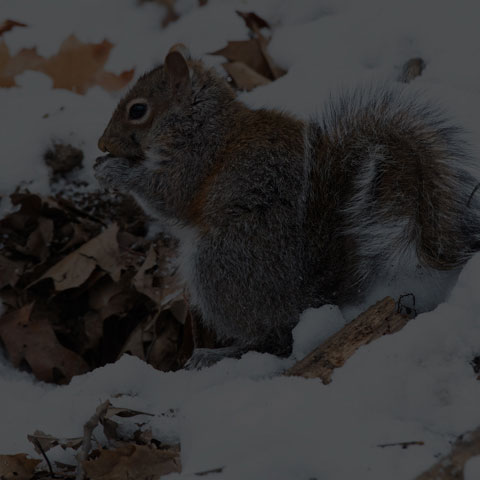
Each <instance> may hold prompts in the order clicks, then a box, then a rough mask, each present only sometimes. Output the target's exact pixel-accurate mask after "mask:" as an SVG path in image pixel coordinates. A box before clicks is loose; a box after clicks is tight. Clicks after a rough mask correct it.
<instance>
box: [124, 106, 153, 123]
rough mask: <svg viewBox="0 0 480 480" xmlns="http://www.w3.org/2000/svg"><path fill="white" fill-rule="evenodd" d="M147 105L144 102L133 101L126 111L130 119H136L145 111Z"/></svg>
mask: <svg viewBox="0 0 480 480" xmlns="http://www.w3.org/2000/svg"><path fill="white" fill-rule="evenodd" d="M147 110H148V107H147V104H146V103H134V104H133V105H132V106H131V107H130V110H129V111H128V118H129V119H130V120H138V119H140V118H142V117H143V116H144V115H145V114H146V113H147Z"/></svg>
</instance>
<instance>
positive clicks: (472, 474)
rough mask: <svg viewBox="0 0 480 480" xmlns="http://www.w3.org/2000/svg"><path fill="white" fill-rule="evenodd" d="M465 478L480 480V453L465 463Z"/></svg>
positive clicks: (467, 479) (466, 479)
mask: <svg viewBox="0 0 480 480" xmlns="http://www.w3.org/2000/svg"><path fill="white" fill-rule="evenodd" d="M464 476H465V480H478V479H479V478H480V455H479V456H476V457H473V458H471V459H470V460H469V461H468V462H467V464H466V465H465V471H464Z"/></svg>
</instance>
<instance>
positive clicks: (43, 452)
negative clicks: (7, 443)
mask: <svg viewBox="0 0 480 480" xmlns="http://www.w3.org/2000/svg"><path fill="white" fill-rule="evenodd" d="M33 443H34V444H35V445H36V446H37V447H38V449H39V450H40V453H41V454H42V455H43V458H44V459H45V461H46V462H47V466H48V470H49V471H50V477H51V478H55V474H54V473H53V469H52V464H51V463H50V460H49V459H48V457H47V454H46V453H45V450H44V449H43V447H42V444H41V443H40V442H39V440H38V438H34V439H33Z"/></svg>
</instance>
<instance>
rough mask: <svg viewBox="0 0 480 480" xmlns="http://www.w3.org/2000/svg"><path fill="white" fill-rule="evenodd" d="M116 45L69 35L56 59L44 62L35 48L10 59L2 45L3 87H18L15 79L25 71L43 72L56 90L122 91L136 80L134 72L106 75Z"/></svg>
mask: <svg viewBox="0 0 480 480" xmlns="http://www.w3.org/2000/svg"><path fill="white" fill-rule="evenodd" d="M112 48H113V44H112V43H110V42H109V41H108V40H104V41H103V42H101V43H82V42H81V41H80V40H78V39H77V37H75V35H70V36H69V37H68V38H66V39H65V40H64V41H63V43H62V44H61V45H60V48H59V51H58V53H57V54H56V55H53V56H52V57H50V58H44V57H42V56H40V55H38V54H37V51H36V49H35V48H33V49H23V50H20V52H19V53H18V54H16V55H14V56H11V55H10V52H9V50H8V47H7V45H6V44H5V42H2V43H0V87H13V86H15V85H16V84H15V76H16V75H18V74H20V73H22V72H24V71H25V70H34V71H38V72H43V73H45V74H46V75H48V76H49V77H50V78H51V79H52V80H53V88H65V89H67V90H71V91H73V92H76V93H80V94H83V93H85V92H86V91H87V90H88V89H89V88H91V87H93V86H95V85H99V86H101V87H102V88H104V89H105V90H108V91H112V90H120V89H121V88H123V87H124V86H125V85H127V84H128V83H129V82H130V81H131V80H132V78H133V74H134V70H133V69H132V70H127V71H124V72H122V73H121V74H119V75H116V74H114V73H110V72H106V71H105V70H104V66H105V63H106V62H107V60H108V57H109V55H110V51H111V49H112Z"/></svg>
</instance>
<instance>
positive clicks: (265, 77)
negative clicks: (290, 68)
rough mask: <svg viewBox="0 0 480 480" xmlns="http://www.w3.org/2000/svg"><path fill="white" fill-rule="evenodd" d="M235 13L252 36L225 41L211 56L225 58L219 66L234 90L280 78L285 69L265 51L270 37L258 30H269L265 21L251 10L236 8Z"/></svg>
mask: <svg viewBox="0 0 480 480" xmlns="http://www.w3.org/2000/svg"><path fill="white" fill-rule="evenodd" d="M237 14H238V15H239V16H240V17H242V18H243V20H244V21H245V24H246V26H247V27H248V29H249V30H250V32H251V35H252V38H251V39H250V40H242V41H231V42H228V43H227V46H226V47H224V48H222V49H220V50H217V51H216V52H213V53H212V55H222V56H224V57H225V58H226V59H227V60H229V62H227V63H224V64H223V68H224V69H225V70H226V72H227V73H228V74H229V75H230V77H231V78H232V80H233V81H234V83H235V85H236V86H237V88H238V89H240V90H247V91H248V90H252V89H254V88H256V87H258V86H261V85H266V84H267V83H269V82H270V81H271V80H276V79H277V78H280V77H281V76H283V75H285V73H286V71H285V70H283V69H282V68H280V67H279V66H278V65H276V63H275V62H274V61H273V59H272V57H271V56H270V54H269V53H268V44H269V42H270V37H268V38H267V37H266V36H265V35H263V34H262V31H261V30H262V29H270V25H269V23H268V22H267V21H266V20H264V19H263V18H261V17H259V16H258V15H257V14H256V13H254V12H240V11H237Z"/></svg>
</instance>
